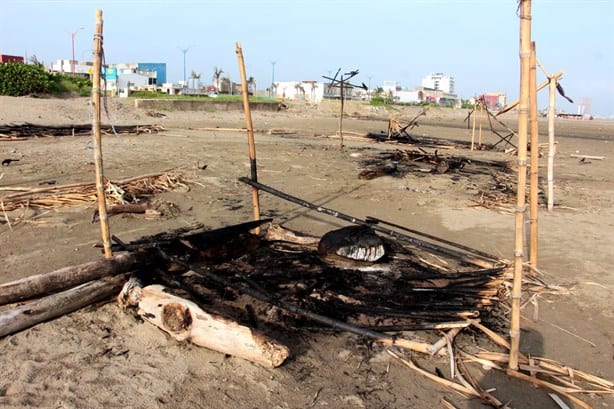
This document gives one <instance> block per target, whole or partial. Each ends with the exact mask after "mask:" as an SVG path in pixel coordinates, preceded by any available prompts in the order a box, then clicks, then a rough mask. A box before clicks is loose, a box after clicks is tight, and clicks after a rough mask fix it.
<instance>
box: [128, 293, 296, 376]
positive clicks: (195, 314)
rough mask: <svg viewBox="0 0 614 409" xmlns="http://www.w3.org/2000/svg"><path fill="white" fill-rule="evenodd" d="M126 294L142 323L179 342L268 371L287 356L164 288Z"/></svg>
mask: <svg viewBox="0 0 614 409" xmlns="http://www.w3.org/2000/svg"><path fill="white" fill-rule="evenodd" d="M135 292H136V293H137V294H134V293H135ZM125 295H126V297H127V298H128V299H129V300H131V301H132V303H133V302H134V301H137V302H138V308H139V309H138V314H139V315H140V316H141V317H142V318H143V319H144V320H146V321H148V322H150V323H152V324H154V325H155V326H157V327H158V328H160V329H162V330H163V331H165V332H167V333H168V334H170V335H171V336H172V337H173V338H175V339H176V340H178V341H184V340H189V341H191V342H192V343H194V344H196V345H199V346H203V347H205V348H209V349H212V350H214V351H218V352H222V353H224V354H229V355H232V356H236V357H238V358H242V359H246V360H248V361H251V362H254V363H257V364H260V365H262V366H264V367H267V368H276V367H278V366H279V365H281V364H282V363H283V362H284V361H285V360H286V358H287V357H288V355H289V354H290V350H289V349H288V347H286V346H285V345H282V344H280V343H278V342H276V341H274V340H272V339H270V338H268V337H266V336H265V335H263V334H261V333H259V332H257V331H255V330H253V329H251V328H248V327H246V326H243V325H240V324H238V323H237V322H235V321H232V320H229V319H228V318H224V317H221V316H219V315H213V314H209V313H207V312H205V311H203V310H202V309H201V308H200V307H199V306H198V305H196V304H195V303H193V302H192V301H189V300H186V299H184V298H181V297H178V296H176V295H173V294H169V292H168V289H167V288H166V287H164V286H161V285H150V286H147V287H143V288H140V287H138V286H133V287H132V288H131V289H129V290H128V291H127V293H126V294H125ZM120 297H121V296H120ZM130 304H131V303H130V302H129V303H128V305H130Z"/></svg>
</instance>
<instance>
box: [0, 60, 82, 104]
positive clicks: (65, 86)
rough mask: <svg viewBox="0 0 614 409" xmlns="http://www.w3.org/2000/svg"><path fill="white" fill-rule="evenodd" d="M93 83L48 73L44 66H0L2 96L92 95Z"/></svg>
mask: <svg viewBox="0 0 614 409" xmlns="http://www.w3.org/2000/svg"><path fill="white" fill-rule="evenodd" d="M91 90H92V82H91V81H90V80H89V79H87V78H83V77H76V76H75V77H73V76H70V75H66V74H58V73H48V72H47V71H46V70H45V67H43V65H42V64H21V63H5V64H0V94H2V95H10V96H14V97H18V96H23V95H29V94H49V93H50V94H53V95H64V94H78V95H81V96H86V95H89V94H90V93H91Z"/></svg>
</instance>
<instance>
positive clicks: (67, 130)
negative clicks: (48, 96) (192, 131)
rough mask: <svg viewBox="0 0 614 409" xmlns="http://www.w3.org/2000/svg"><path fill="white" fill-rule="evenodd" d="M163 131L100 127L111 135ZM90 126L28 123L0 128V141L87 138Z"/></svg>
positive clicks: (143, 127)
mask: <svg viewBox="0 0 614 409" xmlns="http://www.w3.org/2000/svg"><path fill="white" fill-rule="evenodd" d="M164 130H165V129H164V128H163V127H161V126H159V125H113V126H111V125H101V132H102V133H103V134H107V135H113V134H122V135H126V134H132V135H139V134H143V133H145V134H151V133H158V132H162V131H164ZM91 134H92V124H83V125H36V124H30V123H24V124H12V125H1V126H0V139H24V138H43V137H53V136H70V135H72V136H89V135H91Z"/></svg>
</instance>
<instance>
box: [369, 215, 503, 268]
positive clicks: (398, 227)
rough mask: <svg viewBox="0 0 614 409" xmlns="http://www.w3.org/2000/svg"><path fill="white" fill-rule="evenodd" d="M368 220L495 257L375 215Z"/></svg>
mask: <svg viewBox="0 0 614 409" xmlns="http://www.w3.org/2000/svg"><path fill="white" fill-rule="evenodd" d="M370 221H374V222H377V223H381V224H385V225H387V226H391V227H394V228H396V229H401V230H404V231H406V232H409V233H412V234H417V235H419V236H422V237H426V238H427V239H431V240H437V241H440V242H442V243H444V244H447V245H449V246H454V247H457V248H459V249H462V250H465V251H467V252H469V253H473V254H477V255H480V256H482V257H485V258H490V259H495V258H494V257H493V256H492V255H490V254H488V253H486V252H483V251H480V250H476V249H474V248H471V247H467V246H465V245H462V244H459V243H455V242H453V241H449V240H446V239H442V238H440V237H437V236H432V235H430V234H428V233H423V232H421V231H419V230H414V229H410V228H409V227H403V226H401V225H398V224H395V223H391V222H387V221H385V220H382V219H378V218H377V217H373V216H367V222H370Z"/></svg>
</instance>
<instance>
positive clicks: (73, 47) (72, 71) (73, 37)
mask: <svg viewBox="0 0 614 409" xmlns="http://www.w3.org/2000/svg"><path fill="white" fill-rule="evenodd" d="M79 30H83V27H79V28H78V29H76V30H75V31H73V32H72V33H70V39H71V42H72V60H70V73H71V74H72V76H73V77H74V76H75V36H76V35H77V33H78V32H79Z"/></svg>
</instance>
